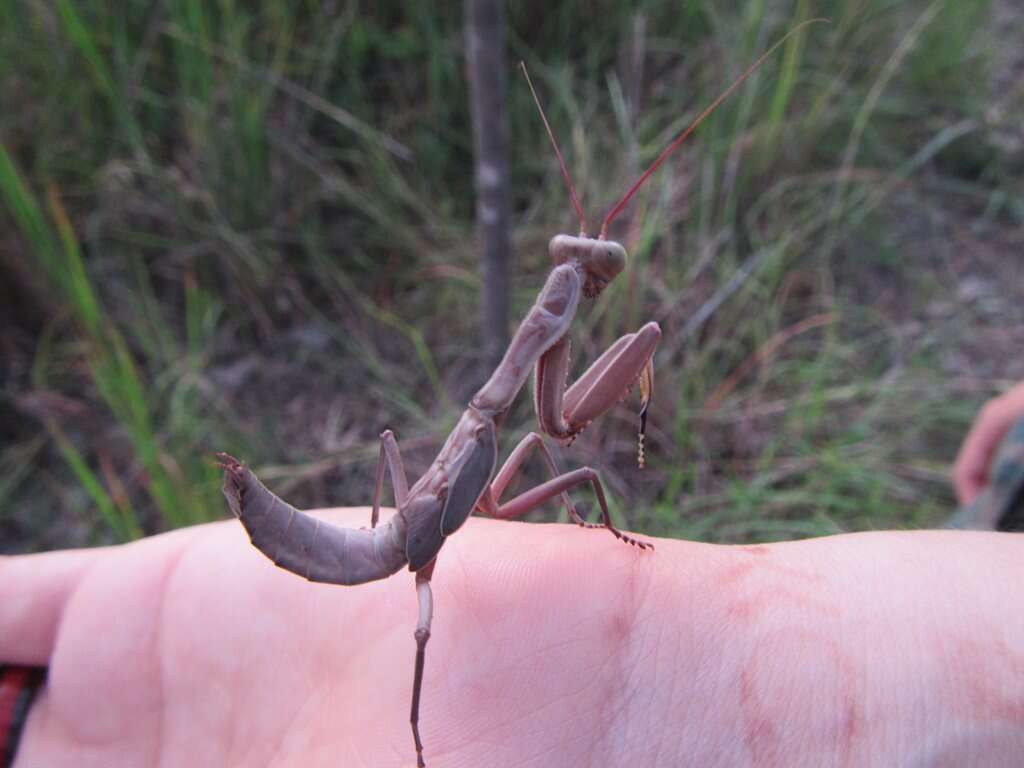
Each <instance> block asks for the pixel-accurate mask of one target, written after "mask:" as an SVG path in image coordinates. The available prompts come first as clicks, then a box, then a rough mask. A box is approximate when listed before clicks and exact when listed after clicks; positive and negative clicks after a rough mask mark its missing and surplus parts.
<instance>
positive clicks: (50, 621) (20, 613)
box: [0, 549, 105, 665]
mask: <svg viewBox="0 0 1024 768" xmlns="http://www.w3.org/2000/svg"><path fill="white" fill-rule="evenodd" d="M104 551H105V550H104V549H76V550H69V551H66V552H47V553H44V554H39V555H19V556H16V557H2V558H0V663H7V664H35V665H45V664H46V663H47V661H48V660H49V658H50V654H51V653H52V651H53V644H54V640H55V638H56V636H57V629H58V627H59V626H60V618H61V614H62V613H63V612H64V606H65V605H66V604H67V601H68V598H69V597H70V596H71V595H72V594H73V593H74V591H75V588H76V586H77V585H78V584H79V583H80V582H81V580H82V576H83V575H84V573H85V572H86V571H87V570H88V569H89V567H90V566H91V565H92V564H93V563H94V562H95V561H96V560H97V558H99V557H100V556H101V555H102V554H103V553H104Z"/></svg>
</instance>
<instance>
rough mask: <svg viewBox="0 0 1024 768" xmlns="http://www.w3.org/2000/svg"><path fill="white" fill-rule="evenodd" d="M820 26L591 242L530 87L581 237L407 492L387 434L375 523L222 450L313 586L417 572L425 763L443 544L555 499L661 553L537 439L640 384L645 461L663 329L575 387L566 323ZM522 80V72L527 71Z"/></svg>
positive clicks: (278, 543) (267, 530)
mask: <svg viewBox="0 0 1024 768" xmlns="http://www.w3.org/2000/svg"><path fill="white" fill-rule="evenodd" d="M815 21H822V20H821V19H812V20H810V21H805V22H803V23H802V24H799V25H798V26H796V27H794V28H793V29H792V30H791V31H790V32H789V33H788V34H787V35H785V36H784V37H783V38H782V39H781V40H779V41H778V42H776V43H775V44H774V45H773V46H772V47H771V48H769V49H768V50H767V51H766V52H765V53H763V54H762V55H761V56H760V57H759V58H758V59H757V60H756V61H754V63H753V64H751V65H750V66H749V67H748V68H747V69H746V71H744V72H743V74H742V75H740V77H739V78H737V79H736V81H735V82H733V83H732V85H730V86H729V88H728V89H726V90H725V91H724V92H723V93H722V94H721V95H720V96H719V97H718V98H717V99H715V101H714V102H712V103H711V105H710V106H708V107H707V108H706V109H705V110H704V111H703V112H701V113H700V114H699V115H698V116H697V118H696V119H695V120H694V121H693V122H692V123H691V124H690V125H689V127H687V128H686V129H685V130H684V131H683V132H682V133H681V134H680V135H679V136H678V137H677V138H676V139H674V140H673V141H672V142H671V143H670V144H669V146H668V147H666V148H665V150H664V151H663V152H662V153H661V154H660V155H659V156H658V158H657V159H656V160H655V161H654V162H653V163H652V164H651V166H650V167H649V168H648V169H647V170H646V171H645V172H644V173H643V174H642V175H641V176H640V177H639V178H638V180H637V181H636V182H635V183H634V184H633V186H632V187H630V189H629V190H628V191H627V192H626V194H625V195H624V196H623V197H622V198H621V199H620V200H619V202H618V203H616V204H615V206H613V207H612V209H611V211H610V212H609V213H608V215H607V216H606V217H605V218H604V221H603V222H602V224H601V229H600V233H599V235H598V236H597V237H596V238H591V237H588V236H587V234H586V219H585V216H584V213H583V209H582V206H581V205H580V203H579V200H578V198H577V195H576V190H575V188H574V186H573V184H572V180H571V179H570V177H569V173H568V170H567V169H566V165H565V162H564V160H563V158H562V155H561V152H560V151H559V149H558V144H557V142H556V141H555V139H554V134H553V132H552V131H551V128H550V126H549V125H548V121H547V118H546V116H545V115H544V111H543V109H542V108H541V106H540V101H539V99H537V95H536V92H535V91H534V90H533V84H532V83H530V82H529V75H528V74H527V75H526V78H527V82H528V83H529V86H530V90H531V93H533V97H534V100H535V101H536V103H537V107H538V110H539V111H540V115H541V119H542V120H543V122H544V127H545V129H546V130H547V133H548V136H549V138H550V140H551V143H552V145H553V147H554V151H555V154H556V156H557V157H558V162H559V165H560V167H561V172H562V175H563V177H564V179H565V182H566V186H567V187H568V191H569V195H570V198H571V200H572V204H573V206H574V208H575V210H576V213H577V215H578V217H579V222H580V232H579V235H575V236H573V235H564V234H561V235H556V236H555V237H554V238H553V239H552V240H551V242H550V243H549V246H548V252H549V254H550V256H551V259H552V261H553V262H554V267H553V269H552V270H551V273H550V274H549V275H548V278H547V280H546V282H545V284H544V287H543V288H542V289H541V291H540V293H539V295H538V296H537V299H536V301H535V302H534V304H533V306H532V307H531V308H530V310H529V311H528V312H527V314H526V317H525V318H524V319H523V321H522V323H521V324H520V325H519V328H518V330H517V331H516V333H515V335H514V336H513V338H512V340H511V342H510V343H509V346H508V349H507V351H506V352H505V355H504V357H503V358H502V360H501V362H500V363H499V364H498V367H497V368H496V369H495V370H494V372H493V374H492V375H491V377H490V379H488V380H487V382H486V383H485V384H484V385H483V386H482V387H481V388H480V389H479V391H477V393H476V394H475V395H474V396H473V398H472V399H471V400H470V402H469V404H468V406H467V407H466V410H465V411H464V412H463V414H462V416H461V417H460V418H459V420H458V422H457V423H456V425H455V427H454V429H453V430H452V432H451V434H450V435H449V436H448V439H447V440H446V441H445V443H444V445H443V446H442V448H441V451H440V452H439V453H438V455H437V458H435V459H434V461H433V463H432V464H431V465H430V467H429V468H428V469H427V470H426V472H424V473H423V475H422V477H420V479H419V480H418V481H417V482H416V483H415V484H414V485H412V487H410V486H409V484H408V480H407V478H406V474H405V467H404V464H403V461H402V455H401V451H400V449H399V446H398V441H397V440H396V438H395V436H394V433H393V432H392V431H391V430H385V431H384V432H383V433H382V434H381V435H380V450H379V454H378V458H377V471H376V482H375V487H374V493H373V509H372V512H371V516H370V527H369V528H359V529H354V528H341V527H338V526H334V525H331V524H329V523H326V522H323V521H322V520H320V519H318V518H316V517H313V516H311V515H308V514H306V513H304V512H302V511H300V510H298V509H295V508H294V507H292V506H291V505H289V504H287V503H286V502H284V501H283V500H281V499H280V498H278V497H277V496H275V495H274V494H273V493H272V492H271V491H269V490H268V489H267V488H266V487H265V486H264V485H263V484H262V483H261V482H260V481H259V480H258V479H257V478H256V476H255V475H254V474H253V473H252V472H251V471H250V470H249V469H248V468H247V467H246V466H245V465H244V464H243V463H242V462H240V461H238V460H237V459H235V458H234V457H232V456H230V455H228V454H225V453H221V454H218V459H219V464H220V466H221V467H222V468H223V470H224V486H223V491H224V496H225V498H226V499H227V503H228V507H229V508H230V510H231V512H232V513H234V515H235V516H236V517H238V518H239V520H241V522H242V525H243V526H244V527H245V529H246V531H247V532H248V534H249V538H250V540H251V542H252V544H253V546H255V547H256V548H257V549H258V550H259V551H260V552H262V553H263V554H264V555H266V556H267V557H268V558H270V559H271V560H272V561H273V562H274V564H275V565H277V566H278V567H280V568H283V569H285V570H287V571H290V572H292V573H294V574H297V575H299V576H302V577H304V578H306V579H307V580H309V581H312V582H321V583H328V584H345V585H355V584H363V583H366V582H369V581H376V580H378V579H384V578H387V577H388V576H391V575H392V574H394V573H397V572H398V571H399V570H400V569H401V568H402V567H404V566H408V569H409V570H410V571H412V572H413V573H415V584H416V593H417V601H418V607H419V620H418V622H417V625H416V630H415V633H414V637H415V640H416V661H415V668H414V675H413V691H412V705H411V711H410V717H409V720H410V724H411V726H412V733H413V741H414V744H415V748H416V760H417V765H418V766H419V768H425V766H426V763H425V761H424V757H423V743H422V740H421V738H420V732H419V708H420V694H421V689H422V683H423V668H424V662H425V658H426V646H427V641H428V640H429V639H430V629H431V621H432V617H433V595H432V592H431V587H430V580H431V578H432V576H433V573H434V567H435V565H436V564H437V555H438V553H439V552H440V550H441V548H442V547H443V545H444V543H445V541H446V540H447V538H448V537H449V536H451V535H452V534H454V533H455V532H457V531H458V530H459V528H460V527H462V525H463V524H464V523H465V522H466V519H467V518H468V517H469V516H470V514H472V513H473V512H474V511H478V512H480V513H481V514H483V515H486V516H489V517H496V518H501V519H509V518H515V517H519V516H521V515H523V514H525V513H527V512H529V511H531V510H533V509H536V508H537V507H539V506H540V505H542V504H544V503H545V502H547V501H549V500H551V499H554V498H556V497H557V498H560V500H561V502H562V504H563V505H564V507H565V509H566V512H567V513H568V515H569V518H570V520H572V521H573V522H574V523H576V524H577V525H579V526H581V527H584V528H605V529H607V530H608V531H609V532H611V534H612V535H614V536H615V537H616V538H617V539H619V540H620V541H622V542H624V543H626V544H630V545H632V546H634V547H636V548H637V549H639V550H652V549H653V546H652V545H651V544H650V543H648V542H644V541H641V540H639V539H636V538H634V537H632V536H629V535H627V534H625V533H623V532H622V531H620V530H619V529H618V528H616V527H615V525H614V524H613V522H612V519H611V515H610V514H609V511H608V505H607V501H606V499H605V493H604V489H603V487H602V485H601V479H600V477H599V475H598V473H597V472H596V471H595V470H593V469H592V468H590V467H582V468H580V469H575V470H572V471H570V472H566V473H564V474H559V473H558V471H557V470H556V468H555V463H554V460H553V458H552V456H551V454H550V452H549V451H548V448H547V446H546V445H545V443H544V439H543V437H542V433H543V434H544V435H548V436H549V437H551V438H553V439H555V440H557V441H560V442H563V443H568V442H571V441H572V440H573V439H574V438H575V437H576V436H577V435H579V433H580V432H582V431H583V430H584V429H585V428H586V427H587V425H588V424H590V423H591V422H592V421H593V420H594V419H596V418H598V417H599V416H601V415H602V414H603V413H605V412H606V411H608V410H609V409H610V408H612V407H613V406H615V405H616V404H617V403H618V402H619V401H620V400H622V399H623V398H624V397H625V396H626V395H627V394H628V393H629V392H630V391H631V390H632V389H633V388H634V386H639V389H640V391H641V408H640V433H639V440H640V451H639V457H640V464H641V466H642V465H643V461H644V446H643V440H644V431H645V426H646V416H647V409H648V406H649V404H650V399H651V394H652V390H653V382H654V367H653V357H654V352H655V349H656V348H657V345H658V341H659V340H660V338H661V329H660V328H659V326H658V324H657V323H655V322H649V323H647V324H645V325H644V326H642V327H641V328H640V329H639V330H637V331H636V332H634V333H629V334H626V335H625V336H622V337H621V338H620V339H618V341H616V342H615V343H613V344H612V345H611V346H610V347H609V348H608V349H607V350H606V351H605V352H604V353H603V354H602V355H601V356H600V357H598V359H597V360H596V361H595V362H594V363H593V364H592V365H591V366H590V368H588V369H587V371H586V372H585V373H584V374H583V375H582V376H580V377H579V378H578V379H577V380H576V381H575V382H574V383H573V384H572V385H571V386H568V387H566V381H567V377H568V373H569V328H570V326H571V324H572V320H573V318H574V317H575V315H576V311H577V309H578V307H579V304H580V301H581V299H582V298H595V297H596V296H598V295H599V294H600V293H601V292H602V291H603V290H604V289H605V287H606V286H607V285H608V284H609V283H610V282H611V281H612V280H614V279H615V278H616V277H617V276H618V275H619V274H620V273H621V272H622V270H623V269H624V267H625V264H626V249H625V248H624V247H623V246H622V245H621V244H619V243H617V242H614V241H612V240H608V239H607V231H608V225H609V224H610V223H611V221H612V220H613V219H614V218H615V217H616V216H617V215H618V214H619V213H620V212H621V211H622V210H623V208H624V207H625V206H626V204H627V203H628V202H629V200H630V199H631V198H632V197H633V195H634V194H635V193H636V191H637V190H638V189H639V188H640V187H641V185H642V184H643V183H644V182H645V181H646V180H647V179H648V178H649V177H650V176H651V174H653V173H654V172H655V171H656V170H657V169H658V167H659V166H660V165H661V164H662V162H664V160H665V159H666V158H667V157H668V156H669V155H670V154H671V153H672V152H674V151H675V149H676V148H677V147H678V146H679V145H680V144H682V143H683V142H684V141H685V140H686V139H687V137H689V136H690V134H692V133H693V131H694V130H695V129H696V127H697V126H698V125H699V124H700V123H701V122H702V121H703V120H704V119H705V118H706V117H707V116H708V115H709V114H711V112H712V111H714V109H715V108H717V107H718V105H719V104H721V103H722V101H724V100H725V99H726V98H727V97H728V96H729V95H730V94H731V93H732V92H733V91H735V90H736V89H737V88H738V87H739V86H740V84H741V83H742V82H743V81H744V80H745V79H746V78H747V77H749V76H750V75H751V74H752V73H753V72H754V71H755V70H756V69H757V68H758V67H760V66H761V65H762V64H763V63H764V61H765V60H766V59H767V58H768V57H769V56H770V55H771V54H772V53H773V52H774V51H775V50H776V49H777V48H778V47H779V46H781V45H782V44H783V43H784V42H785V41H786V40H787V39H788V38H789V37H790V36H791V35H793V34H795V33H796V32H797V31H799V30H800V29H801V28H803V27H804V26H806V25H807V24H811V23H814V22H815ZM523 72H524V74H525V73H526V68H525V66H524V67H523ZM531 370H534V371H535V375H534V407H535V410H536V413H537V419H538V424H539V429H540V432H530V433H529V434H528V435H526V437H524V438H523V439H522V440H521V441H520V442H519V443H518V445H516V447H515V448H514V449H513V450H512V452H511V453H510V454H509V456H508V458H507V459H506V460H505V463H504V464H503V465H502V466H501V468H500V469H498V429H499V427H500V425H501V424H502V422H503V420H504V418H505V415H506V414H507V412H508V410H509V408H510V407H511V405H512V403H513V401H514V400H515V398H516V396H517V395H518V393H519V391H520V390H521V389H522V388H523V386H524V384H525V383H526V379H527V378H528V376H529V374H530V371H531ZM532 452H537V453H539V455H540V457H541V459H542V461H543V463H544V464H545V466H546V468H547V470H548V472H549V473H550V474H551V475H552V478H551V479H549V480H548V481H546V482H544V483H541V484H540V485H538V486H535V487H533V488H531V489H529V490H527V491H524V492H523V493H520V494H519V495H518V496H515V497H514V498H512V499H509V500H507V501H502V498H503V496H504V493H505V491H506V489H507V488H508V486H509V484H510V482H511V481H512V479H513V477H514V476H515V474H516V473H517V472H518V471H519V470H520V468H521V467H522V465H523V463H524V462H525V461H526V459H527V458H528V457H529V456H530V454H531V453H532ZM385 468H386V469H387V471H388V473H389V475H390V479H391V485H392V488H393V491H394V497H395V506H396V508H397V509H396V511H395V514H394V515H393V516H392V517H391V518H390V519H389V520H387V521H386V522H385V523H383V524H382V525H378V522H379V517H380V501H381V494H382V491H383V485H384V471H385ZM586 484H589V485H590V486H591V487H592V488H593V491H594V494H595V496H596V498H597V502H598V506H599V507H600V510H601V523H590V522H587V521H586V520H584V519H583V517H582V516H580V514H579V513H578V512H577V510H576V508H575V506H574V505H573V502H572V500H571V498H570V497H569V494H568V492H569V491H570V490H571V489H573V488H576V487H578V486H580V485H586Z"/></svg>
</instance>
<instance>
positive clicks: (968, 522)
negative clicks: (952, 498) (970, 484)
mask: <svg viewBox="0 0 1024 768" xmlns="http://www.w3.org/2000/svg"><path fill="white" fill-rule="evenodd" d="M991 476H992V484H991V485H990V486H989V487H988V488H986V489H985V490H984V491H982V492H981V493H980V494H979V495H978V498H976V499H975V500H974V503H973V504H969V505H967V506H964V507H961V508H960V509H959V510H958V511H957V513H956V514H955V515H953V517H952V518H950V520H949V522H948V523H946V527H947V528H964V529H974V530H984V531H1024V419H1021V420H1020V421H1018V422H1016V423H1015V424H1014V425H1013V426H1012V427H1011V428H1010V431H1009V432H1007V434H1006V437H1005V438H1004V439H1003V442H1002V444H1001V445H1000V446H999V450H998V451H997V452H996V458H995V461H994V462H993V464H992V472H991Z"/></svg>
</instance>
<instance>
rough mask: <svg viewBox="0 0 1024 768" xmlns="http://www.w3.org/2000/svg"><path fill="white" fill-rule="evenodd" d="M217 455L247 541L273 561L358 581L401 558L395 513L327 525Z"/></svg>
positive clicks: (396, 565) (307, 574) (401, 534)
mask: <svg viewBox="0 0 1024 768" xmlns="http://www.w3.org/2000/svg"><path fill="white" fill-rule="evenodd" d="M218 457H219V458H220V460H221V466H222V467H223V468H224V487H223V491H224V497H225V498H226V499H227V501H228V507H230V508H231V511H232V512H233V513H234V515H235V517H237V518H238V519H239V520H241V521H242V525H244V526H245V530H246V531H247V532H248V533H249V539H250V541H252V544H253V546H254V547H256V548H257V549H258V550H259V551H260V552H262V553H263V554H264V555H266V556H267V557H269V558H270V559H271V560H273V561H274V564H275V565H277V566H279V567H281V568H284V569H285V570H288V571H291V572H292V573H296V574H298V575H299V576H303V577H304V578H306V579H308V580H309V581H317V582H323V583H327V584H363V583H365V582H367V581H376V580H377V579H383V578H386V577H388V576H390V575H391V574H393V573H395V572H396V571H398V570H399V569H400V568H401V567H402V566H403V565H405V564H406V562H407V561H406V555H405V520H404V518H402V517H401V516H400V515H395V517H393V518H392V519H391V520H389V521H388V522H386V523H384V524H383V525H380V526H378V527H376V528H374V529H372V530H371V529H368V528H342V527H339V526H336V525H331V524H330V523H327V522H324V521H323V520H319V519H318V518H315V517H312V516H310V515H308V514H306V513H305V512H302V511H300V510H298V509H296V508H295V507H293V506H292V505H290V504H288V503H287V502H285V501H283V500H281V499H280V498H279V497H277V496H275V495H274V494H273V493H271V492H270V491H269V490H267V488H266V486H264V485H263V483H261V482H260V481H259V480H258V479H257V478H256V475H254V474H253V473H252V472H251V471H250V470H249V468H248V467H246V466H245V465H244V464H242V463H241V462H240V461H238V460H237V459H235V458H233V457H231V456H228V455H227V454H218Z"/></svg>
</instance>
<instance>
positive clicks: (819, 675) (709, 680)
mask: <svg viewBox="0 0 1024 768" xmlns="http://www.w3.org/2000/svg"><path fill="white" fill-rule="evenodd" d="M325 514H326V516H327V517H329V518H330V519H331V520H333V521H334V522H336V523H339V524H342V525H347V526H358V525H359V524H360V523H364V522H365V520H366V519H367V514H368V511H367V510H366V509H354V510H336V511H332V512H329V513H325ZM389 514H390V513H388V512H385V513H384V517H387V516H388V515H389ZM656 546H657V551H656V553H654V554H653V555H652V554H651V553H644V552H640V551H638V550H635V549H633V548H631V547H624V546H622V544H621V543H620V542H617V541H615V540H614V539H613V538H612V537H611V536H608V535H607V534H606V533H604V532H601V531H582V530H580V529H579V528H577V527H574V526H564V525H526V524H522V523H509V522H497V521H487V520H478V519H474V520H470V521H469V522H468V523H467V524H466V526H465V528H464V529H463V531H462V532H460V535H459V536H457V537H453V538H452V540H451V541H450V542H449V544H448V546H447V547H445V550H444V552H443V553H442V554H441V556H440V557H441V558H442V559H443V560H444V565H445V567H444V568H441V569H438V570H437V572H436V574H435V578H434V587H435V606H436V607H435V610H436V612H437V613H438V614H440V615H443V616H444V621H440V622H437V623H436V625H435V632H434V639H433V641H432V655H431V658H430V663H429V664H428V666H427V671H426V678H427V683H426V684H427V685H428V686H429V687H430V689H431V690H432V691H433V692H434V694H433V695H432V696H430V697H428V698H426V699H424V701H423V719H422V723H421V727H422V729H423V732H424V737H425V738H426V739H429V743H430V745H431V754H432V755H433V760H434V762H435V763H436V765H438V766H440V767H441V768H446V767H448V766H480V765H488V766H512V765H516V766H521V765H526V766H548V765H550V766H564V765H573V766H591V765H592V766H615V765H643V766H661V765H665V766H688V765H693V766H719V765H720V766H787V768H789V767H791V766H802V765H807V766H815V767H816V768H817V767H820V766H846V765H848V766H872V765H878V766H892V765H901V766H911V765H921V766H925V765H927V766H936V765H939V766H941V765H949V766H953V765H969V764H971V765H986V766H1003V765H1005V766H1010V765H1017V764H1019V755H1020V754H1021V750H1024V613H1022V612H1021V611H1019V610H1017V609H1016V607H1017V606H1019V604H1020V583H1021V579H1020V576H1021V568H1022V566H1021V563H1022V562H1024V539H1022V538H1021V537H1020V536H1017V535H1014V534H997V533H980V532H953V531H941V532H939V531H936V532H881V533H865V534H851V535H845V536H836V537H830V538H823V539H814V540H809V541H801V542H792V543H785V544H773V545H765V546H750V547H743V546H713V545H706V544H696V543H692V542H685V541H673V540H656ZM412 579H413V576H412V574H409V575H406V576H396V577H394V578H391V579H387V580H382V581H377V582H373V583H371V584H367V585H365V586H362V587H360V588H359V589H338V588H337V587H332V586H330V585H312V584H308V583H306V582H305V581H303V580H301V579H296V578H295V577H294V576H293V575H291V574H288V573H286V572H284V571H282V570H280V569H277V568H270V567H267V563H266V560H265V558H264V557H263V556H262V555H261V554H260V553H258V552H257V551H256V550H254V549H253V548H252V547H251V546H250V544H249V542H248V540H247V538H246V536H245V533H244V532H243V531H242V529H241V527H240V526H238V525H237V523H214V524H210V525H205V526H199V527H194V528H189V529H184V530H180V531H176V532H173V533H169V534H165V535H162V536H156V537H152V538H149V539H145V540H142V541H140V542H137V543H134V544H129V545H125V546H120V547H112V548H105V549H95V550H89V551H72V552H54V553H48V554H42V555H31V556H23V557H7V558H3V559H0V659H2V660H3V661H5V662H14V663H25V664H46V665H48V666H49V667H50V673H49V675H50V677H49V683H48V685H47V687H46V688H45V689H44V691H43V692H42V693H41V695H40V697H39V698H38V699H37V701H36V703H35V705H34V707H33V709H32V712H31V714H30V717H29V721H28V724H27V727H26V731H25V734H24V737H23V739H22V744H21V750H20V752H19V755H18V759H17V761H16V762H15V765H16V766H18V768H23V767H24V766H40V765H42V766H53V767H54V768H59V767H60V766H64V765H68V766H71V765H74V766H85V767H88V766H104V768H111V767H114V768H116V766H153V765H161V766H165V767H166V766H176V765H182V766H184V765H187V766H190V767H191V766H202V765H210V766H223V765H233V766H235V765H237V766H338V765H346V766H410V765H413V764H414V763H415V760H414V756H413V755H412V754H411V753H410V750H409V744H408V742H409V729H408V728H409V727H408V722H407V720H406V717H405V713H406V711H407V706H408V701H409V690H410V686H411V680H410V674H409V672H410V670H409V654H408V644H409V615H410V614H412V613H415V599H416V598H415V594H414V591H413V590H412V589H410V586H411V581H412Z"/></svg>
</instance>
